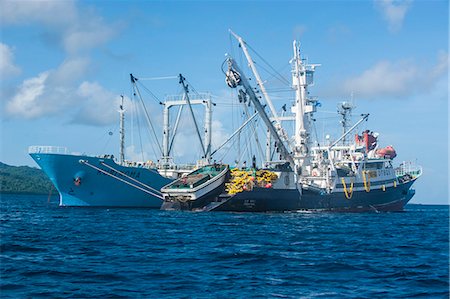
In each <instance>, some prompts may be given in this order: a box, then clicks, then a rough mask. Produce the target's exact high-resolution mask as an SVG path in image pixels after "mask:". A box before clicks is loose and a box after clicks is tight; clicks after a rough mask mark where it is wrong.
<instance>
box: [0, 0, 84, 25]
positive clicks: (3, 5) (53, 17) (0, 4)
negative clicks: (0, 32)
mask: <svg viewBox="0 0 450 299" xmlns="http://www.w3.org/2000/svg"><path fill="white" fill-rule="evenodd" d="M0 17H1V19H2V22H3V23H4V24H6V25H22V24H31V23H34V22H38V23H42V24H44V25H48V26H54V25H63V24H67V23H69V22H72V21H73V20H75V19H76V18H77V9H76V7H75V2H74V1H71V0H65V1H14V0H3V1H0Z"/></svg>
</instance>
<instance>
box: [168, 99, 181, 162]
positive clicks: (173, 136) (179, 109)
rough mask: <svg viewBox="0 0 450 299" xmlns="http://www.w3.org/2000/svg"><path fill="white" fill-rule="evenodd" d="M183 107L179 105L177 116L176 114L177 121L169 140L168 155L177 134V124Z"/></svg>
mask: <svg viewBox="0 0 450 299" xmlns="http://www.w3.org/2000/svg"><path fill="white" fill-rule="evenodd" d="M183 107H184V106H183V105H180V108H178V114H177V119H176V121H175V126H174V128H173V135H172V139H171V140H170V145H169V155H170V152H171V151H172V146H173V141H174V140H175V136H176V135H177V133H178V124H179V123H180V118H181V112H182V111H183Z"/></svg>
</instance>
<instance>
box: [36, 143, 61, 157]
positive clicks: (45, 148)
mask: <svg viewBox="0 0 450 299" xmlns="http://www.w3.org/2000/svg"><path fill="white" fill-rule="evenodd" d="M28 153H29V154H38V153H41V154H60V155H65V154H67V147H64V146H50V145H32V146H30V147H28Z"/></svg>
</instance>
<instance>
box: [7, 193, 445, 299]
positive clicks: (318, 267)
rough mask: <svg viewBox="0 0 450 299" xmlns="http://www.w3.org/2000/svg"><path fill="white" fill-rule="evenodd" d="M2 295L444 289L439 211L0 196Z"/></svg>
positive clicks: (404, 293) (342, 293)
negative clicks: (104, 203)
mask: <svg viewBox="0 0 450 299" xmlns="http://www.w3.org/2000/svg"><path fill="white" fill-rule="evenodd" d="M0 265H1V293H0V297H1V298H39V297H45V298H60V297H68V298H92V297H95V298H107V297H114V298H169V297H170V298H267V297H270V298H342V297H347V298H386V297H388V298H405V297H419V298H420V297H422V298H448V297H449V208H448V206H426V205H408V206H407V207H406V211H405V212H403V213H380V214H377V213H363V214H352V213H339V214H338V213H253V214H252V213H248V214H246V213H192V212H167V211H158V210H147V209H106V208H61V207H58V203H57V198H52V199H51V200H50V202H48V201H47V197H46V196H23V195H22V196H19V195H3V196H2V198H1V264H0Z"/></svg>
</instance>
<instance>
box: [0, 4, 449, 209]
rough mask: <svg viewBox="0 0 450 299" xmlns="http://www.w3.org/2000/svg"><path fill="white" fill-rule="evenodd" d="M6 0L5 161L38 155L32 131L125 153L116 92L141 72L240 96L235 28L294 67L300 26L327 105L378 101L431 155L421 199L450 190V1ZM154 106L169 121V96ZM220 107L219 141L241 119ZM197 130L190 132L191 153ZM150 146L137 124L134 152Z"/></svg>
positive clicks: (78, 146)
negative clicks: (229, 58)
mask: <svg viewBox="0 0 450 299" xmlns="http://www.w3.org/2000/svg"><path fill="white" fill-rule="evenodd" d="M0 3H1V4H0V18H1V24H0V26H1V27H0V30H1V48H0V51H1V62H0V75H1V95H0V96H1V105H0V113H1V120H2V125H1V130H2V131H1V141H2V142H1V143H2V145H1V161H2V162H5V163H8V164H12V165H33V166H35V164H34V162H33V161H32V159H31V158H30V157H29V156H28V155H27V148H28V146H30V145H60V146H67V147H68V148H69V149H70V150H71V151H74V152H86V153H91V154H101V153H105V152H106V153H117V148H118V141H117V139H118V138H117V126H118V125H117V123H118V113H117V105H116V104H117V101H118V97H119V95H120V94H125V95H126V96H130V84H129V73H133V74H136V76H138V77H157V76H172V75H177V74H178V73H182V74H183V75H184V76H185V77H186V78H188V80H189V82H190V83H191V84H192V85H193V86H194V87H195V88H196V89H197V90H199V91H209V92H211V93H212V94H213V95H214V99H215V100H216V101H217V102H218V103H226V101H231V100H230V98H231V97H232V96H233V94H232V93H230V91H229V89H228V88H227V87H226V85H225V84H224V77H223V74H222V72H221V69H220V67H221V64H222V62H223V60H224V57H225V56H224V55H225V53H232V54H234V55H235V56H236V58H238V57H240V55H241V54H239V49H237V48H236V42H235V41H231V39H230V35H229V33H228V29H229V28H231V29H233V31H235V32H237V33H238V34H239V35H241V36H242V37H243V38H244V39H245V40H246V41H247V42H248V43H249V44H250V45H251V47H252V48H253V49H255V50H256V51H257V53H258V54H260V55H261V56H263V57H264V59H265V60H267V61H268V62H270V64H271V65H272V66H273V67H274V68H275V69H277V70H279V71H280V72H282V73H283V75H284V76H285V77H286V78H289V71H290V68H289V63H288V62H289V60H290V59H291V56H292V49H291V46H292V40H293V39H299V40H300V41H301V45H302V52H303V54H304V55H306V56H307V57H308V59H309V61H310V62H314V63H316V62H317V63H321V64H322V66H321V67H320V68H318V71H317V73H316V84H315V86H314V87H313V88H312V89H311V93H312V94H314V95H317V96H319V99H320V101H321V103H322V108H323V110H325V111H335V110H336V105H337V103H338V102H339V101H342V100H349V99H350V94H352V93H353V99H354V101H355V103H356V106H357V110H356V111H355V115H358V114H359V113H367V112H368V113H370V114H371V116H370V121H369V124H368V125H369V128H370V129H372V130H374V131H377V132H379V133H380V135H381V141H380V142H381V144H382V145H388V144H392V145H394V147H395V148H396V149H397V152H398V157H397V158H396V160H397V162H398V163H399V162H400V161H403V160H416V159H417V162H418V163H419V164H420V165H422V166H423V168H424V175H423V177H422V178H421V179H420V181H419V182H417V184H416V189H417V193H416V197H415V198H414V200H413V202H416V203H446V202H448V185H449V183H450V182H449V176H448V165H449V161H448V136H449V135H448V112H449V108H448V86H449V81H448V43H449V40H448V35H449V32H448V16H449V5H448V1H390V0H385V1H288V2H283V1H273V2H272V1H235V2H233V1H231V2H229V1H227V2H222V1H179V2H178V1H48V2H46V1H4V0H2V1H1V2H0ZM255 60H257V58H256V57H255ZM262 73H263V79H267V81H268V85H269V86H272V87H274V88H275V87H279V82H275V81H273V80H272V81H271V78H270V76H268V74H267V73H264V72H262ZM145 84H146V86H147V87H148V88H149V89H151V90H152V91H154V92H155V93H156V94H157V95H158V97H160V98H161V99H163V98H164V95H165V94H170V93H179V92H180V86H179V85H178V82H177V80H173V81H170V80H169V81H168V82H166V81H164V82H162V81H149V82H146V83H145ZM278 96H281V95H278ZM275 98H276V96H275ZM277 105H279V106H280V105H281V100H280V101H279V102H277ZM150 107H151V111H153V115H154V118H155V121H156V122H157V121H159V120H160V119H161V115H160V112H159V110H158V109H160V107H158V105H153V106H150ZM215 109H216V110H215V112H214V124H213V127H214V130H215V134H214V137H213V138H214V140H213V141H214V143H215V144H216V145H217V144H218V143H220V141H221V140H223V138H224V136H225V137H226V136H227V135H229V134H231V132H232V127H233V126H234V127H235V125H234V124H233V125H230V119H233V115H232V113H230V112H229V111H227V105H224V106H223V107H222V106H221V105H220V104H219V105H218V106H217V107H216V108H215ZM318 117H320V115H318ZM356 120H357V118H356V117H355V118H354V121H356ZM336 121H337V119H336ZM231 122H232V121H231ZM185 124H186V126H187V127H189V126H188V124H189V122H187V121H186V123H185ZM190 127H192V126H190ZM328 129H329V130H331V131H332V130H333V127H331V126H329V127H325V126H322V128H321V129H320V128H319V129H318V130H319V131H324V132H325V131H326V130H328ZM109 132H113V135H110V134H109ZM192 133H193V132H192V130H191V131H189V129H187V130H186V131H184V132H182V134H181V136H180V137H179V138H180V139H179V140H178V141H179V144H181V145H180V146H179V147H178V150H177V152H178V154H179V155H180V157H182V156H183V155H185V156H186V148H187V146H186V145H189V144H190V142H192V140H191V139H192V138H191V137H192V136H193V135H192ZM320 134H321V133H319V135H320ZM133 140H134V141H136V140H137V137H136V136H135V137H133ZM149 142H150V141H147V142H145V141H144V144H146V147H147V148H148V147H149V144H148V143H149ZM183 148H184V150H183ZM137 151H138V150H137V149H136V147H133V146H132V144H131V139H130V138H128V139H127V152H128V154H129V156H130V157H133V155H136V152H137ZM149 151H150V150H149ZM150 156H151V155H150ZM180 161H182V158H180Z"/></svg>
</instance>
